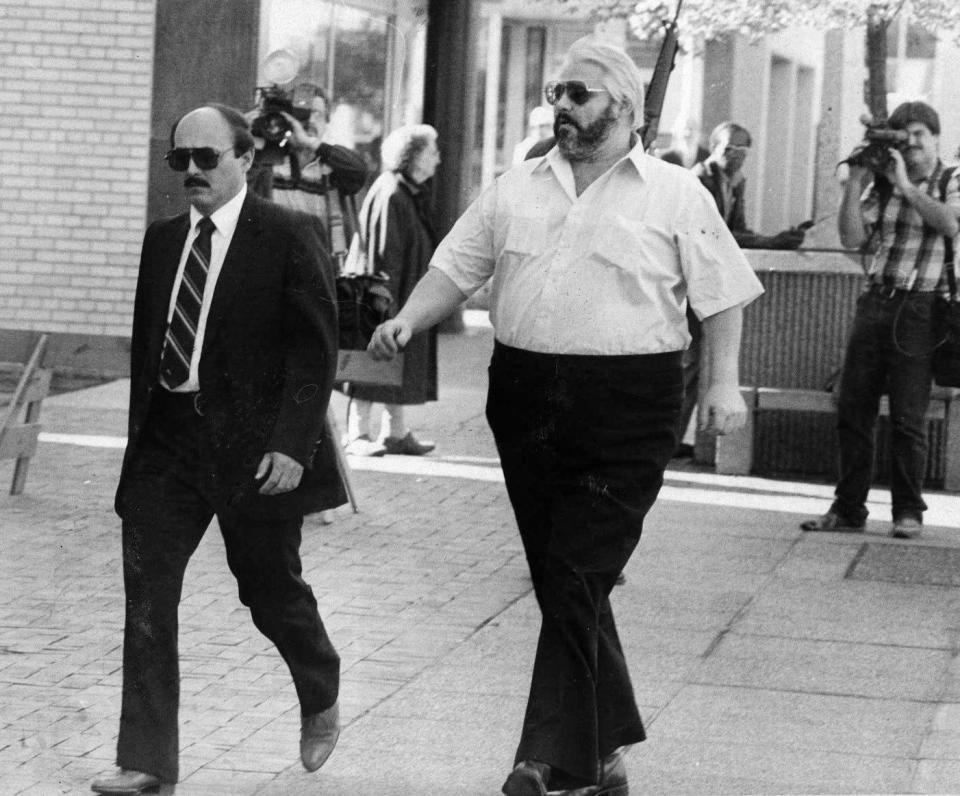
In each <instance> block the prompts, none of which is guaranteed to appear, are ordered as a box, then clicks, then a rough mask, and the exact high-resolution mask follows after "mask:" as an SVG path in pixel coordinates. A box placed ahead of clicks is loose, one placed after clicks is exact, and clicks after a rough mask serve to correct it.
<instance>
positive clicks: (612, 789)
mask: <svg viewBox="0 0 960 796" xmlns="http://www.w3.org/2000/svg"><path fill="white" fill-rule="evenodd" d="M624 751H625V750H624V749H623V748H620V749H617V750H616V751H615V752H611V753H610V754H609V755H607V756H606V757H605V758H603V761H602V762H601V763H600V782H598V783H597V784H596V785H588V786H586V787H585V788H574V789H573V790H562V791H550V796H561V794H562V796H628V794H629V792H630V791H629V788H628V786H627V767H626V765H625V764H624V762H623V753H624Z"/></svg>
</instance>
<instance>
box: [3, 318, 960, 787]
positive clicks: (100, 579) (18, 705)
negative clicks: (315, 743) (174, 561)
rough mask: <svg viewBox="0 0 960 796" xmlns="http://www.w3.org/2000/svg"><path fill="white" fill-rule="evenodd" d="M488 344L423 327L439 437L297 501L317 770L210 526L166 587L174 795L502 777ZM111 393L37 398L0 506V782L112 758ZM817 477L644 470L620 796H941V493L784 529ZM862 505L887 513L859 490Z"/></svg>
mask: <svg viewBox="0 0 960 796" xmlns="http://www.w3.org/2000/svg"><path fill="white" fill-rule="evenodd" d="M491 346H492V342H491V338H490V335H489V331H488V330H484V329H482V328H481V329H472V330H471V332H470V334H467V335H459V336H443V337H442V338H441V400H440V401H439V402H438V403H437V404H431V405H427V406H424V407H417V408H414V409H412V410H411V411H410V420H411V424H412V425H413V427H414V428H415V429H416V431H417V433H418V434H420V435H422V436H424V437H429V438H433V439H436V440H437V441H438V449H437V451H436V452H435V453H434V454H431V455H430V456H429V457H426V459H425V460H414V461H411V460H410V458H409V457H384V458H383V459H382V460H379V461H371V460H355V461H354V462H353V464H354V465H355V467H354V469H353V482H354V487H355V489H356V491H357V495H358V500H359V504H360V507H361V511H360V513H359V514H354V513H352V512H351V511H350V509H349V508H348V507H344V508H341V509H338V510H337V511H336V512H334V522H333V524H330V525H325V524H323V522H321V518H320V517H318V516H314V517H310V518H307V521H306V524H305V531H304V543H303V558H304V571H305V577H306V578H307V580H308V581H309V582H310V583H311V585H312V587H313V589H314V592H315V594H316V596H317V599H318V602H319V605H320V610H321V614H322V616H323V618H324V621H325V623H326V625H327V627H328V629H329V632H330V633H331V636H332V638H333V640H334V643H335V644H336V645H337V647H338V649H339V651H340V653H341V657H342V660H343V680H342V693H341V702H342V708H343V716H344V730H343V734H342V739H341V742H340V745H339V746H338V748H337V750H336V752H335V753H334V755H333V756H332V757H331V758H330V761H329V762H328V763H327V765H325V766H324V768H323V769H322V770H321V771H320V772H318V773H316V774H308V773H306V772H304V771H303V769H302V768H301V766H300V764H299V762H298V760H297V742H298V733H299V708H298V706H297V703H296V697H295V695H294V693H293V688H292V685H291V683H290V677H289V674H288V672H287V670H286V667H285V666H284V664H283V662H282V661H281V660H280V658H279V656H278V655H277V654H276V652H275V650H274V649H273V648H272V646H271V645H270V644H269V643H268V642H266V641H265V640H264V639H263V638H262V637H261V636H260V635H259V634H258V633H257V631H256V630H255V628H253V626H252V623H251V622H250V619H249V613H248V612H247V610H246V609H245V608H244V607H243V606H241V605H240V604H239V602H238V600H237V596H236V585H235V583H234V582H233V580H232V578H231V576H230V574H229V572H228V570H227V568H226V564H225V558H224V551H223V544H222V541H221V539H220V536H219V533H218V531H217V528H216V525H215V524H214V525H213V526H212V527H211V529H210V531H209V532H208V533H207V535H206V536H205V538H204V540H203V542H202V543H201V545H200V547H199V549H198V551H197V553H196V555H195V557H194V559H193V560H192V561H191V564H190V566H189V567H188V570H187V576H186V582H185V589H184V595H183V601H182V604H181V613H180V621H181V631H180V643H181V659H182V674H183V678H182V680H183V682H182V690H183V704H182V709H181V747H182V755H181V768H182V772H183V775H182V782H181V784H180V785H179V786H178V789H177V792H178V794H185V796H200V795H201V794H202V795H203V796H207V795H208V794H232V795H233V796H244V795H245V794H276V795H277V796H286V794H307V793H310V794H313V793H318V792H321V793H324V794H333V795H334V796H336V795H337V794H343V796H347V795H349V796H358V795H359V796H366V794H378V795H379V794H397V796H401V795H402V796H407V794H420V793H430V794H451V795H452V796H457V795H459V794H467V795H468V796H469V795H471V794H492V793H496V792H498V791H499V788H500V785H501V784H502V782H503V778H504V776H505V775H506V773H507V771H508V770H509V768H510V765H511V763H512V758H513V751H514V746H515V743H516V740H517V737H518V732H519V727H520V722H521V721H522V715H523V708H524V703H525V699H526V694H527V689H528V686H529V677H530V669H531V665H532V661H533V655H534V651H535V639H536V634H537V630H538V626H539V612H538V608H537V604H536V601H535V599H534V597H533V594H532V592H531V587H530V580H529V575H528V573H527V571H526V565H525V561H524V557H523V552H522V548H521V546H520V543H519V540H518V538H517V534H516V530H515V527H514V524H513V519H512V514H511V511H510V507H509V505H508V503H507V501H506V497H505V493H504V489H503V484H502V476H501V474H500V473H499V469H498V465H497V460H496V449H495V446H494V445H493V441H492V438H491V436H490V433H489V430H488V429H487V428H486V425H485V421H484V419H483V403H484V395H485V390H486V375H485V371H486V361H487V359H488V358H489V352H490V348H491ZM126 390H127V385H126V383H125V382H123V381H119V382H114V383H111V384H110V385H103V386H101V387H98V388H95V389H92V390H85V391H82V392H79V393H72V394H67V395H63V396H58V397H56V398H54V399H53V400H51V401H48V402H46V403H45V405H44V413H43V417H42V420H43V422H44V437H43V438H42V441H41V443H40V447H39V450H38V454H37V456H36V457H35V458H34V460H33V462H32V464H31V471H30V477H29V480H28V487H27V491H26V493H25V494H23V495H21V496H19V497H16V498H13V497H9V496H3V497H0V546H2V547H0V549H2V552H3V553H4V555H3V556H0V775H2V780H0V782H2V784H0V793H3V794H4V796H6V794H7V793H11V794H19V793H35V794H51V793H83V792H87V791H88V788H89V782H90V780H91V779H93V778H94V777H95V776H97V775H98V774H100V773H102V772H104V771H107V770H109V769H110V768H111V767H112V761H113V756H114V745H115V742H116V728H117V721H118V717H119V701H120V684H121V666H120V661H121V633H122V625H123V588H122V579H121V574H120V573H121V569H120V559H119V554H120V550H119V521H118V520H117V518H116V517H115V515H114V514H113V510H112V497H113V490H114V488H115V485H116V478H117V474H118V472H119V465H120V461H121V457H122V445H123V439H122V437H123V434H124V433H125V427H126V416H125V405H126ZM333 406H334V411H335V413H336V416H337V418H338V419H340V422H342V418H343V417H344V412H345V409H346V400H345V399H344V398H343V396H339V395H338V396H336V397H335V398H334V401H333ZM7 464H8V463H3V465H2V466H0V480H2V479H8V478H9V475H10V472H11V470H10V468H9V467H7ZM830 492H831V487H830V485H828V484H817V483H794V482H788V481H784V480H774V479H759V478H736V477H724V476H715V475H714V474H712V473H710V472H709V471H708V470H706V469H704V468H698V467H696V466H694V465H691V464H689V463H682V464H675V465H672V466H671V468H670V470H668V472H667V478H666V484H665V487H664V490H663V493H662V496H661V500H660V501H659V502H658V503H657V505H656V506H655V507H654V509H653V510H652V511H651V513H650V515H649V517H648V519H647V522H646V524H645V528H644V533H643V538H642V539H641V542H640V545H639V547H638V549H637V552H636V554H635V555H634V557H633V558H632V559H631V561H630V562H629V564H628V565H627V567H626V569H625V574H626V577H627V582H626V584H625V585H623V586H620V587H618V588H617V589H616V590H615V591H614V594H613V597H612V602H613V605H614V610H615V613H616V616H617V623H618V627H619V629H620V632H621V637H622V641H623V645H624V648H625V650H626V654H627V659H628V661H629V663H630V669H631V676H632V678H633V681H634V687H635V692H636V696H637V700H638V702H639V704H640V705H641V709H642V712H643V716H644V720H645V723H646V724H647V727H648V730H649V736H650V737H649V740H648V741H647V742H646V743H644V744H640V745H638V746H637V747H636V748H634V749H633V750H631V751H630V753H629V755H628V758H627V767H628V771H629V773H630V776H631V781H632V783H633V787H632V790H633V792H643V793H649V794H675V793H689V794H715V793H737V794H740V793H743V794H769V793H905V792H913V793H951V792H953V793H956V792H960V753H958V752H957V749H958V748H960V712H958V710H960V658H958V656H957V652H958V649H960V642H958V629H960V623H958V622H957V621H956V617H957V616H958V615H960V614H958V609H960V585H958V584H960V579H958V578H957V577H956V573H955V571H954V569H955V565H956V562H957V561H960V497H958V496H956V495H949V494H946V493H940V494H931V495H930V496H929V501H928V502H929V503H930V505H931V512H930V513H929V517H931V518H934V519H936V520H937V522H936V523H933V522H931V523H930V525H929V527H928V528H927V529H925V534H924V537H923V538H922V539H921V540H917V541H911V542H897V541H896V540H891V539H889V538H888V537H886V536H885V533H886V530H887V527H888V526H887V524H886V523H885V522H883V521H881V520H876V521H874V520H871V522H870V523H869V524H868V532H867V533H865V534H857V535H835V534H804V533H801V532H800V531H799V528H798V525H799V522H800V521H801V520H802V519H804V518H805V517H806V516H807V515H808V513H810V512H811V511H814V510H816V509H818V508H822V507H823V506H824V505H826V504H827V503H828V502H829V496H830ZM870 500H871V506H872V508H873V510H874V516H875V517H885V516H886V514H885V513H884V512H886V513H889V496H888V495H885V493H884V492H883V491H882V490H876V491H874V492H872V493H871V498H870ZM865 545H866V547H865ZM931 548H934V549H933V550H931Z"/></svg>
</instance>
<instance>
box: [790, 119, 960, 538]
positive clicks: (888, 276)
mask: <svg viewBox="0 0 960 796" xmlns="http://www.w3.org/2000/svg"><path fill="white" fill-rule="evenodd" d="M887 124H888V125H889V126H890V127H891V128H892V129H894V130H903V131H904V132H905V133H906V134H907V135H908V136H909V138H908V140H907V142H906V143H905V145H904V146H903V147H902V148H896V147H891V148H890V149H889V150H887V151H888V155H889V164H888V165H887V167H886V169H885V170H884V171H881V172H879V173H878V172H871V169H870V168H868V167H867V166H866V165H865V164H864V163H862V162H857V154H858V152H856V151H855V152H854V155H852V156H851V159H852V160H853V161H855V162H853V163H850V162H849V161H848V168H849V175H848V178H847V181H846V183H845V185H844V189H843V198H842V199H841V203H840V213H839V217H838V226H839V228H840V241H841V243H843V245H844V246H845V247H847V248H848V249H856V248H859V249H860V250H861V251H871V252H872V255H873V256H872V259H871V263H870V267H869V270H868V272H867V283H866V286H865V287H866V289H865V291H864V292H863V293H862V294H861V295H860V298H859V299H858V300H857V311H856V314H855V316H854V319H853V329H852V330H851V332H850V339H849V341H848V342H847V352H846V356H845V358H844V363H843V373H842V376H841V379H840V393H839V396H838V399H837V434H838V437H839V443H840V477H839V480H838V482H837V487H836V490H835V493H834V500H833V504H832V505H831V506H830V508H829V509H828V510H827V512H826V514H823V515H822V516H820V517H816V518H814V519H811V520H807V521H805V522H804V523H802V524H801V526H800V527H801V528H802V529H803V530H805V531H847V532H850V531H863V529H864V525H865V524H866V520H867V507H866V501H867V494H868V492H869V490H870V484H871V481H872V478H873V465H874V453H875V451H874V429H875V427H876V423H877V415H878V414H879V406H880V396H881V395H882V394H883V393H886V394H887V395H888V396H889V401H890V426H891V433H890V497H891V503H892V506H891V509H892V519H893V526H892V528H891V531H890V532H891V535H892V536H894V537H897V538H902V539H912V538H914V537H916V536H919V535H920V533H921V531H922V530H923V512H924V511H925V510H926V508H927V505H926V503H925V501H924V499H923V494H922V490H923V479H924V475H925V472H926V466H927V426H926V420H925V418H926V413H927V407H928V406H929V403H930V387H931V383H932V380H933V376H932V360H933V352H934V350H935V349H936V346H937V329H936V318H935V312H934V306H935V303H936V301H937V296H938V294H940V293H944V292H946V284H947V280H946V273H945V269H944V267H943V265H944V247H945V241H944V238H945V237H948V238H954V237H956V235H957V232H958V229H960V223H958V220H960V183H958V177H957V173H958V172H957V171H953V172H950V171H945V169H944V165H943V163H942V161H941V160H940V152H939V148H940V117H939V115H938V114H937V112H936V111H935V110H934V109H933V108H931V107H930V106H929V105H927V104H926V103H924V102H905V103H903V104H901V105H899V106H897V108H895V109H894V111H893V113H892V114H890V118H889V119H888V120H887ZM866 144H867V142H864V146H865V145H866ZM861 151H862V148H861Z"/></svg>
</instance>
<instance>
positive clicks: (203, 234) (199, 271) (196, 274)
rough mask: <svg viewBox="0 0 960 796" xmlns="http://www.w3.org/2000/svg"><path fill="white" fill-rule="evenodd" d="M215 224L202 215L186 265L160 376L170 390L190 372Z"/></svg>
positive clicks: (180, 382) (183, 380)
mask: <svg viewBox="0 0 960 796" xmlns="http://www.w3.org/2000/svg"><path fill="white" fill-rule="evenodd" d="M216 228H217V227H216V225H215V224H214V223H213V222H212V221H211V220H210V219H209V218H208V217H207V216H204V217H203V218H202V219H200V222H199V223H198V224H197V229H198V232H197V237H196V238H195V239H194V241H193V246H191V247H190V254H188V255H187V263H186V265H185V266H184V268H183V277H182V278H181V280H180V290H179V291H177V303H176V306H175V307H174V308H173V317H172V318H171V319H170V325H169V326H168V327H167V335H166V337H165V338H164V341H163V355H162V356H161V357H160V380H161V381H162V382H163V384H164V385H165V386H166V387H168V388H169V389H171V390H175V389H176V388H177V387H179V386H180V385H181V384H183V383H184V382H185V381H186V380H187V379H188V378H189V376H190V359H191V358H192V357H193V343H194V340H196V337H197V328H198V327H199V324H200V307H201V306H202V305H203V287H204V285H205V284H206V282H207V271H208V270H209V269H210V236H211V235H212V234H213V231H214V230H215V229H216Z"/></svg>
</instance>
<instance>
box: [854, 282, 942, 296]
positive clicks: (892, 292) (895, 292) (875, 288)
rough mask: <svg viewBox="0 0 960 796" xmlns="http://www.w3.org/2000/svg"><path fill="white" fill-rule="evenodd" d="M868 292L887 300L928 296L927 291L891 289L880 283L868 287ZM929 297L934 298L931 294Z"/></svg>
mask: <svg viewBox="0 0 960 796" xmlns="http://www.w3.org/2000/svg"><path fill="white" fill-rule="evenodd" d="M867 292H868V293H873V295H875V296H881V297H882V298H885V299H892V298H897V297H901V296H923V295H927V292H926V291H923V292H921V291H919V290H908V289H907V288H905V287H889V286H887V285H881V284H879V283H878V282H871V283H870V284H869V285H868V286H867ZM929 295H931V296H932V295H933V293H932V292H930V293H929Z"/></svg>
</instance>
